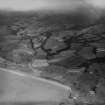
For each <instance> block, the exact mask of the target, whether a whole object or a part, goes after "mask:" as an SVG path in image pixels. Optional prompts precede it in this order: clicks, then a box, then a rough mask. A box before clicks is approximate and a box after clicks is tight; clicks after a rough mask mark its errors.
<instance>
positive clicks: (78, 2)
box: [0, 0, 105, 11]
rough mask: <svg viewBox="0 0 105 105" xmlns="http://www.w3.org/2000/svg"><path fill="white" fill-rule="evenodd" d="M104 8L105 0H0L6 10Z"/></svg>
mask: <svg viewBox="0 0 105 105" xmlns="http://www.w3.org/2000/svg"><path fill="white" fill-rule="evenodd" d="M87 5H88V6H92V7H94V8H105V0H0V9H6V10H19V11H27V10H61V11H64V10H75V9H76V8H77V7H79V6H80V7H81V6H87Z"/></svg>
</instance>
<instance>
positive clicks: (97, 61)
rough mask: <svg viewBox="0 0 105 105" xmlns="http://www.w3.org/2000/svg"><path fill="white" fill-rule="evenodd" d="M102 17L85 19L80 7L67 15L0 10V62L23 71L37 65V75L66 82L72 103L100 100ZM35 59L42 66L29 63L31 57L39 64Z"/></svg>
mask: <svg viewBox="0 0 105 105" xmlns="http://www.w3.org/2000/svg"><path fill="white" fill-rule="evenodd" d="M104 18H105V16H103V15H102V16H100V18H98V19H94V18H91V17H89V16H88V14H86V13H85V12H84V11H83V12H81V13H80V12H79V13H72V14H71V13H70V14H55V13H54V14H50V13H49V14H48V13H45V14H44V13H33V12H32V13H12V12H11V13H7V14H3V13H1V14H0V57H1V59H0V60H1V61H0V66H1V67H3V68H10V67H16V68H17V69H20V70H23V71H25V72H33V71H34V69H35V68H37V69H38V70H39V72H41V73H40V76H41V77H43V78H47V79H51V80H55V81H58V82H61V83H63V84H65V85H68V86H70V87H72V90H73V91H76V92H77V94H78V95H79V96H78V97H77V99H76V101H77V103H78V101H80V102H82V103H88V104H93V105H96V104H97V103H102V104H103V103H105V100H104V99H105V90H104V88H105V19H104ZM38 60H42V61H41V62H42V65H43V63H45V66H44V67H43V66H42V67H37V66H36V67H35V62H38V63H39V64H40V63H41V62H39V61H38ZM43 61H44V62H43ZM8 62H9V63H8ZM29 65H31V68H30V66H29ZM21 68H22V69H21ZM26 68H27V70H26ZM73 94H74V93H73ZM88 104H87V105H88Z"/></svg>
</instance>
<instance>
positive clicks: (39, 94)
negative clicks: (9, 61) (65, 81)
mask: <svg viewBox="0 0 105 105" xmlns="http://www.w3.org/2000/svg"><path fill="white" fill-rule="evenodd" d="M70 91H71V89H70V87H68V86H65V85H62V84H60V83H57V82H55V81H51V80H46V79H43V78H40V77H35V76H32V75H28V74H25V73H22V72H17V71H15V70H14V71H13V70H8V69H4V68H0V102H40V101H58V102H59V101H61V100H63V99H66V98H68V96H69V93H70Z"/></svg>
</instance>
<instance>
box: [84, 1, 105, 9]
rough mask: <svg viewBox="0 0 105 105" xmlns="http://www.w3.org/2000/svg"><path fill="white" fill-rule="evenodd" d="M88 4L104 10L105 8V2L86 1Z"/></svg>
mask: <svg viewBox="0 0 105 105" xmlns="http://www.w3.org/2000/svg"><path fill="white" fill-rule="evenodd" d="M85 1H86V3H88V4H90V5H92V6H94V7H95V8H99V9H104V8H105V0H85Z"/></svg>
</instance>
